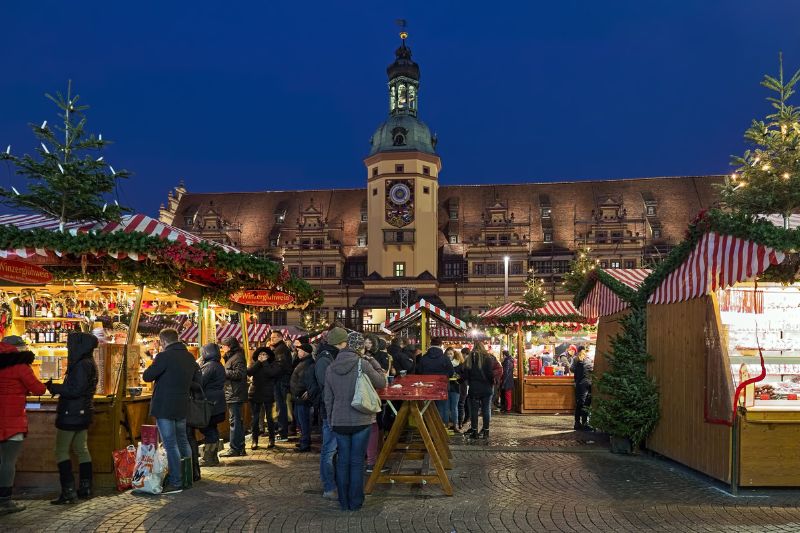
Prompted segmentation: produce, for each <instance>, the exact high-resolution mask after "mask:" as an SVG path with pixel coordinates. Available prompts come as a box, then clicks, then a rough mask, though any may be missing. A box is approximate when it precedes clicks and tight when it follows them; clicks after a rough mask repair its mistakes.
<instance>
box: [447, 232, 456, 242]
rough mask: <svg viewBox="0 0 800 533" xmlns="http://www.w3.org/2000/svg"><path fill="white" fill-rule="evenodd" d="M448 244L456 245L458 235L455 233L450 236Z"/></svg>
mask: <svg viewBox="0 0 800 533" xmlns="http://www.w3.org/2000/svg"><path fill="white" fill-rule="evenodd" d="M449 240H450V244H458V235H456V234H455V233H454V234H452V235H450V239H449Z"/></svg>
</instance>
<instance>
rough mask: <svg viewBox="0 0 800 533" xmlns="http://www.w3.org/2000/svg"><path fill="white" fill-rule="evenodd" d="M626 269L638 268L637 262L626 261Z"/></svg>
mask: <svg viewBox="0 0 800 533" xmlns="http://www.w3.org/2000/svg"><path fill="white" fill-rule="evenodd" d="M625 268H636V260H635V259H626V260H625Z"/></svg>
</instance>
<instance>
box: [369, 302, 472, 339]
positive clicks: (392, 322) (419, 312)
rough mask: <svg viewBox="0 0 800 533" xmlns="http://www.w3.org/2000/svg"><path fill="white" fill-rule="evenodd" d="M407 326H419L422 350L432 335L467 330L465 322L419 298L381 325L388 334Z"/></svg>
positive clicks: (454, 335)
mask: <svg viewBox="0 0 800 533" xmlns="http://www.w3.org/2000/svg"><path fill="white" fill-rule="evenodd" d="M407 328H419V332H420V337H419V338H420V349H421V350H422V351H423V352H424V351H425V350H427V349H428V345H429V344H430V339H431V337H432V336H435V337H446V336H447V337H448V338H455V337H458V336H459V334H463V333H464V332H466V331H467V323H466V322H464V321H463V320H461V319H460V318H458V317H456V316H455V315H452V314H450V313H448V312H447V311H445V310H444V309H441V308H439V307H436V306H435V305H433V304H432V303H430V302H427V301H425V299H424V298H420V300H419V301H418V302H417V303H415V304H414V305H412V306H410V307H407V308H406V309H402V310H401V311H399V312H398V313H395V314H394V315H392V316H391V317H389V318H388V319H386V321H385V322H384V323H383V326H382V329H383V331H384V332H386V333H389V334H396V333H398V332H400V331H403V330H404V329H407ZM432 333H433V334H432Z"/></svg>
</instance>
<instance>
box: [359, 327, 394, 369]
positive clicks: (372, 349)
mask: <svg viewBox="0 0 800 533" xmlns="http://www.w3.org/2000/svg"><path fill="white" fill-rule="evenodd" d="M381 345H383V347H381ZM385 347H386V342H385V341H384V340H383V339H381V338H379V337H378V336H377V335H375V334H374V333H371V334H369V335H367V336H366V337H364V351H365V352H366V353H367V354H369V355H371V356H372V357H373V358H374V359H375V360H376V361H377V362H378V364H379V365H381V368H382V369H383V371H384V372H388V371H389V360H390V358H389V354H388V353H387V352H386V350H385Z"/></svg>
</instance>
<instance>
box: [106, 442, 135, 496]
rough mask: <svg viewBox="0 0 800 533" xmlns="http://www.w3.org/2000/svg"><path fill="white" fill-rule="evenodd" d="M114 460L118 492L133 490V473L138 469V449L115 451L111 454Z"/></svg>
mask: <svg viewBox="0 0 800 533" xmlns="http://www.w3.org/2000/svg"><path fill="white" fill-rule="evenodd" d="M111 457H112V458H113V459H114V479H115V480H116V482H117V490H118V491H120V492H122V491H125V490H128V489H129V488H131V480H132V479H133V472H134V470H135V469H136V447H135V446H128V447H127V448H125V449H124V450H114V451H113V452H111Z"/></svg>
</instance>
